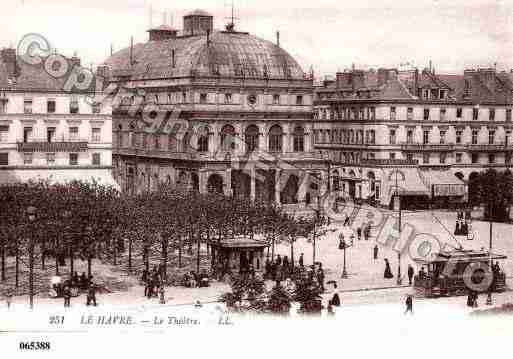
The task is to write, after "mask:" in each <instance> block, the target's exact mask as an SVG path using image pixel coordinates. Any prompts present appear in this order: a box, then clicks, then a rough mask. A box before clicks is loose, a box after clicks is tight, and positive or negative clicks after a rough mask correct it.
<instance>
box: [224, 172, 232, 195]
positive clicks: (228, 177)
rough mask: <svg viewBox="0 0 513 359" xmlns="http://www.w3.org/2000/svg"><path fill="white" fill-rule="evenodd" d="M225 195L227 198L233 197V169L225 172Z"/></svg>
mask: <svg viewBox="0 0 513 359" xmlns="http://www.w3.org/2000/svg"><path fill="white" fill-rule="evenodd" d="M224 194H225V195H226V196H231V195H232V169H231V168H227V169H226V172H225V180H224Z"/></svg>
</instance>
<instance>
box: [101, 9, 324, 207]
mask: <svg viewBox="0 0 513 359" xmlns="http://www.w3.org/2000/svg"><path fill="white" fill-rule="evenodd" d="M213 24H214V18H213V17H212V16H211V15H210V14H208V13H206V12H204V11H202V10H196V11H194V12H192V13H190V14H188V15H187V16H185V17H184V18H183V29H181V30H177V29H174V28H171V27H169V26H167V25H161V26H159V27H156V28H152V29H150V30H149V31H148V32H149V39H148V41H146V42H144V43H138V44H133V45H132V46H130V47H128V48H126V49H123V50H121V51H119V52H116V53H114V54H113V55H112V56H111V57H110V58H109V59H107V61H105V63H104V66H103V71H104V72H105V76H107V77H108V79H109V82H110V84H111V85H112V84H114V85H116V86H118V87H120V88H124V89H128V90H125V91H126V92H128V95H126V96H124V97H123V100H120V101H119V106H117V107H116V108H115V110H114V125H113V131H114V143H115V144H114V165H115V168H116V179H117V180H118V182H119V183H120V185H121V187H122V188H123V190H124V191H127V192H131V193H134V192H137V191H142V190H152V189H156V188H157V187H158V186H159V185H160V184H163V183H164V184H165V183H168V184H171V185H173V186H177V187H182V188H184V189H187V188H189V189H191V188H192V189H195V190H198V191H200V192H202V193H206V192H208V191H215V192H219V193H224V194H226V195H234V196H239V197H242V198H247V199H252V200H265V201H271V202H276V203H280V204H283V205H290V206H292V207H301V206H304V205H305V204H306V203H308V202H310V203H311V202H313V201H314V200H315V199H314V198H312V196H311V195H310V191H309V189H310V188H314V189H319V190H320V189H321V188H320V187H325V186H326V185H327V183H328V179H327V176H328V170H327V169H328V162H327V161H326V160H325V159H323V158H322V157H320V156H319V154H318V153H316V152H315V150H314V143H313V136H312V134H313V132H312V130H313V112H312V110H313V80H312V77H311V76H310V75H307V74H305V73H304V72H303V70H302V69H301V67H300V66H299V65H298V63H297V62H296V60H294V59H293V58H292V57H291V56H290V55H289V54H288V53H287V52H286V51H285V50H284V49H283V48H282V47H281V46H280V44H279V35H278V36H277V40H276V42H275V43H273V42H270V41H267V40H262V39H259V38H257V37H255V36H253V35H251V34H249V33H247V32H241V31H238V30H236V29H235V25H234V24H233V23H230V24H228V25H227V26H226V28H225V29H224V30H222V31H221V30H215V29H214V25H213ZM130 91H132V93H131V94H130ZM140 97H142V101H141V102H142V103H141V104H140V106H139V107H140V108H141V110H140V111H138V110H133V108H134V106H135V104H136V102H137V100H138V98H140ZM146 108H151V111H149V110H146ZM131 109H132V110H131ZM148 113H149V117H150V118H160V119H163V121H164V124H163V125H162V126H160V127H159V129H158V130H156V131H152V130H151V129H150V127H151V126H148V125H147V121H146V122H144V121H141V120H142V119H144V118H145V116H146V115H148ZM176 123H180V124H185V126H182V127H180V131H182V130H183V131H182V132H183V133H181V134H179V133H178V134H177V133H175V132H173V131H171V132H169V131H168V130H169V128H174V126H173V124H176ZM184 129H185V130H184ZM180 131H178V132H180ZM305 178H311V179H315V180H306V179H305Z"/></svg>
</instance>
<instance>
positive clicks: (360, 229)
mask: <svg viewBox="0 0 513 359" xmlns="http://www.w3.org/2000/svg"><path fill="white" fill-rule="evenodd" d="M356 235H357V236H358V240H361V239H362V228H361V227H358V228H357V229H356Z"/></svg>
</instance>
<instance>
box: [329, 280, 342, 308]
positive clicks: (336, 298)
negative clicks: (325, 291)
mask: <svg viewBox="0 0 513 359" xmlns="http://www.w3.org/2000/svg"><path fill="white" fill-rule="evenodd" d="M333 286H334V288H335V293H333V297H331V299H330V301H329V304H330V305H333V306H335V307H339V306H340V296H339V295H338V290H337V283H333Z"/></svg>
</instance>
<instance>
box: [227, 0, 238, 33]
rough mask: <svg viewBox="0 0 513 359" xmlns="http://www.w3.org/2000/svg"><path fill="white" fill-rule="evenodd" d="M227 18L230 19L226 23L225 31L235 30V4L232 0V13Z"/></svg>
mask: <svg viewBox="0 0 513 359" xmlns="http://www.w3.org/2000/svg"><path fill="white" fill-rule="evenodd" d="M228 20H230V22H228V24H226V26H225V27H226V31H235V20H238V19H237V18H236V17H235V5H234V4H233V0H232V14H231V16H230V17H229V18H228Z"/></svg>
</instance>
